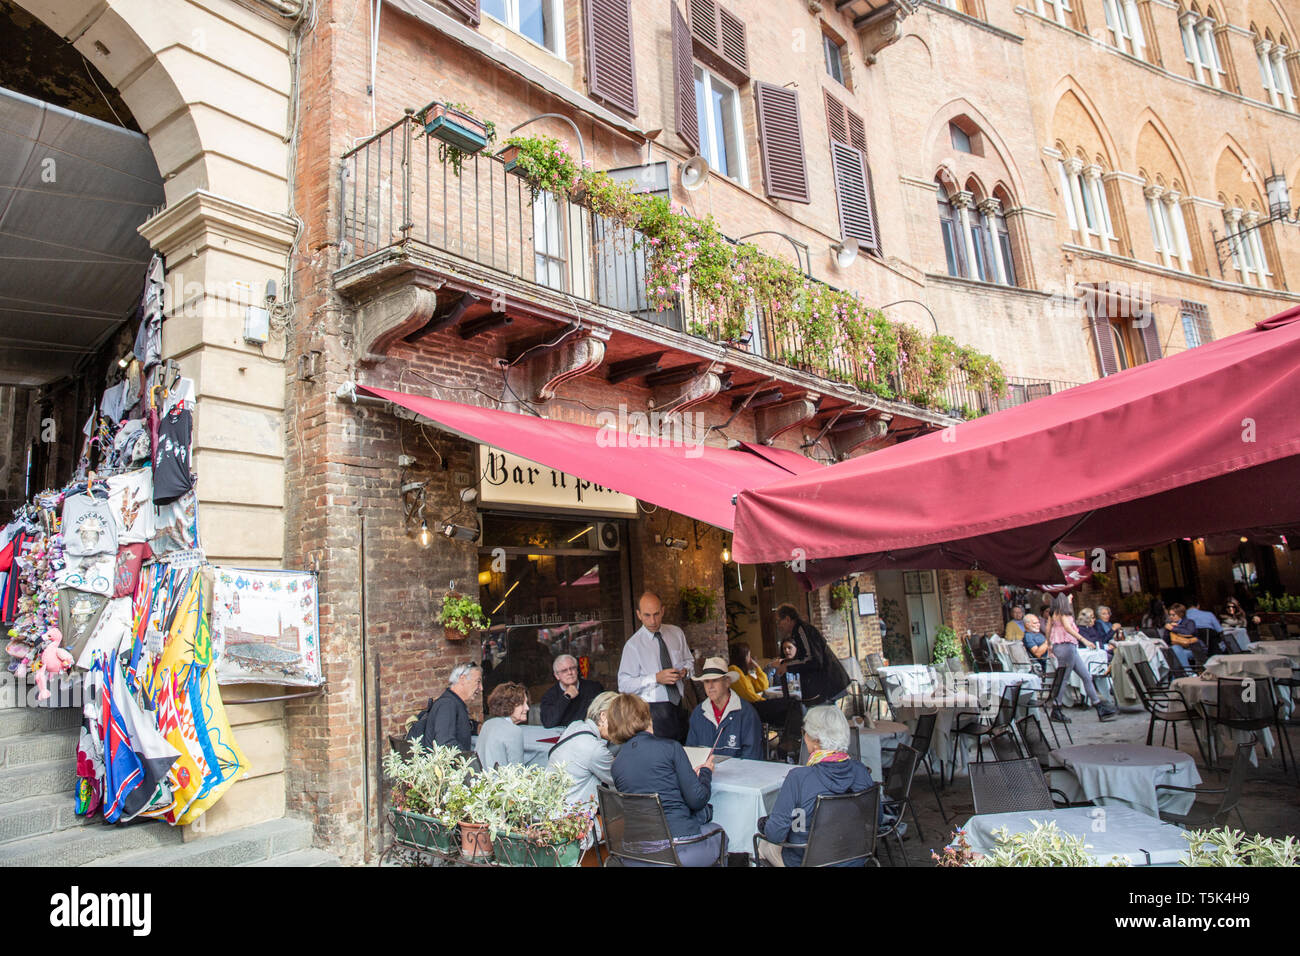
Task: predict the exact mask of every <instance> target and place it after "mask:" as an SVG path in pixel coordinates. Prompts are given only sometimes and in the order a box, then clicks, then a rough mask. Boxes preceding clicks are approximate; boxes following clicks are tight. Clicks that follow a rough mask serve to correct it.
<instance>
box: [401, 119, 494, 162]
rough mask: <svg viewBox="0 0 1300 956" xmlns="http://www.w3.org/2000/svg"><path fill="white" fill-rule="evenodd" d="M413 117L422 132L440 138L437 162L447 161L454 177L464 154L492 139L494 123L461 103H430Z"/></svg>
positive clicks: (482, 147) (475, 149)
mask: <svg viewBox="0 0 1300 956" xmlns="http://www.w3.org/2000/svg"><path fill="white" fill-rule="evenodd" d="M416 116H417V118H418V119H419V121H420V122H421V123H422V124H423V125H424V131H425V133H426V134H428V135H429V136H432V137H434V138H435V139H437V140H439V141H440V145H439V146H438V162H440V163H450V164H451V168H452V171H453V172H455V174H456V175H457V176H459V175H460V168H461V163H463V162H464V161H465V157H466V156H472V155H473V154H475V153H477V152H479V151H480V150H482V149H484V148H485V147H486V146H487V145H488V144H489V143H491V142H494V141H495V140H496V135H497V132H496V124H495V123H492V122H490V121H488V120H481V119H479V118H478V117H477V116H475V115H474V114H473V113H472V112H471V111H470V109H469V107H468V106H466V105H465V104H463V103H430V104H429V105H428V106H426V107H425V108H424V109H423V110H421V111H420V112H419V113H417V114H416Z"/></svg>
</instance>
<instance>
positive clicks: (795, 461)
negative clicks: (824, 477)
mask: <svg viewBox="0 0 1300 956" xmlns="http://www.w3.org/2000/svg"><path fill="white" fill-rule="evenodd" d="M738 444H739V445H740V447H741V448H743V449H745V451H747V452H749V453H750V454H751V455H758V457H760V458H765V459H767V460H768V461H770V462H771V463H772V464H774V465H778V466H780V467H781V468H784V469H785V470H786V471H788V472H790V473H791V474H794V475H802V474H804V473H805V472H809V471H816V470H817V469H819V468H824V467H825V465H823V464H822V463H821V462H819V461H813V460H812V459H811V458H808V457H806V456H804V455H801V454H799V453H798V452H797V451H789V450H788V449H785V448H773V447H772V446H771V445H755V444H754V443H753V442H747V441H742V442H739V443H738Z"/></svg>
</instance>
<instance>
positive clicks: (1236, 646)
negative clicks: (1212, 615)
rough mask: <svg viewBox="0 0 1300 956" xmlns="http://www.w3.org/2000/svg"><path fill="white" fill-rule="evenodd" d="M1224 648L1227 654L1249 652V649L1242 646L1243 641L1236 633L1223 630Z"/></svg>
mask: <svg viewBox="0 0 1300 956" xmlns="http://www.w3.org/2000/svg"><path fill="white" fill-rule="evenodd" d="M1223 650H1224V652H1225V653H1227V654H1247V653H1249V651H1247V650H1246V648H1244V647H1242V646H1241V641H1239V640H1237V635H1236V634H1229V633H1228V632H1227V631H1224V632H1223Z"/></svg>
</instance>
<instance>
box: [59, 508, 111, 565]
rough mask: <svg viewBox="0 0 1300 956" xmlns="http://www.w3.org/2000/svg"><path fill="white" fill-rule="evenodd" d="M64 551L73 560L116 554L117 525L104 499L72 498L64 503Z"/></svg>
mask: <svg viewBox="0 0 1300 956" xmlns="http://www.w3.org/2000/svg"><path fill="white" fill-rule="evenodd" d="M63 550H64V551H65V552H66V553H67V554H68V555H69V556H70V557H75V558H86V557H93V556H95V555H100V554H111V555H114V556H116V555H117V524H116V523H115V522H114V521H113V513H112V510H111V509H110V508H109V505H108V501H107V499H104V498H95V497H93V496H91V495H71V496H69V497H68V498H67V499H66V500H65V501H64V502H63Z"/></svg>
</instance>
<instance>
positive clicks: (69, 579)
mask: <svg viewBox="0 0 1300 956" xmlns="http://www.w3.org/2000/svg"><path fill="white" fill-rule="evenodd" d="M67 562H68V563H67V564H66V565H65V566H64V567H63V568H61V569H59V570H58V571H56V572H55V574H54V583H55V584H56V585H57V586H58V587H60V588H74V589H76V590H78V591H89V592H90V593H91V594H102V595H104V597H108V596H109V595H110V594H112V593H113V579H114V578H115V576H116V575H117V554H116V552H114V553H113V554H101V555H93V556H91V557H85V558H75V557H72V556H71V555H67Z"/></svg>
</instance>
